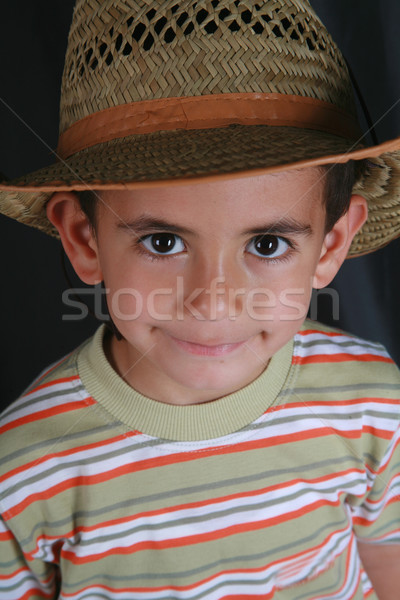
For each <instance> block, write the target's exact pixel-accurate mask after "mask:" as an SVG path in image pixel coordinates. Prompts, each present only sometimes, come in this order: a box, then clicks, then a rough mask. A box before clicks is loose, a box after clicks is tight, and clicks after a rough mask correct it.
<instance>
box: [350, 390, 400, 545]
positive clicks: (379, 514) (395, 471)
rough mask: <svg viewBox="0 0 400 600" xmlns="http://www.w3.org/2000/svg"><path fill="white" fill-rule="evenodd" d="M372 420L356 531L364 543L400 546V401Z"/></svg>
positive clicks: (355, 514) (354, 514)
mask: <svg viewBox="0 0 400 600" xmlns="http://www.w3.org/2000/svg"><path fill="white" fill-rule="evenodd" d="M368 419H369V421H368V422H369V423H370V424H369V425H366V426H365V430H366V433H365V435H366V436H368V439H369V448H368V449H366V450H365V453H364V456H365V464H366V477H367V481H368V484H367V493H366V494H365V495H364V496H363V498H362V499H360V501H359V502H355V503H353V504H352V506H351V512H352V518H353V529H354V532H355V534H356V536H357V538H358V539H359V540H360V541H362V542H371V543H381V544H400V402H398V401H395V402H391V403H390V404H388V405H386V406H385V407H384V408H383V409H382V410H381V414H380V415H379V417H376V419H375V421H370V419H371V416H370V415H369V416H368ZM371 439H372V441H371ZM382 449H383V450H384V451H382ZM377 455H378V456H379V457H380V458H377Z"/></svg>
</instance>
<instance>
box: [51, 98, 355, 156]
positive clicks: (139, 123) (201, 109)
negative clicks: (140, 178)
mask: <svg viewBox="0 0 400 600" xmlns="http://www.w3.org/2000/svg"><path fill="white" fill-rule="evenodd" d="M232 124H240V125H247V126H252V125H270V126H280V127H298V128H301V129H315V130H318V131H324V132H327V133H331V134H333V135H336V136H340V137H343V138H346V139H353V140H358V139H360V138H361V137H362V135H361V132H360V128H359V125H358V123H357V121H356V119H355V118H354V117H353V116H352V115H349V114H348V113H346V112H345V111H343V110H341V109H340V108H338V107H337V106H335V105H333V104H331V103H330V102H324V101H322V100H317V99H316V98H308V97H303V96H296V95H289V94H268V93H258V92H257V93H237V94H209V95H204V96H194V97H178V98H158V99H154V100H143V101H137V102H130V103H128V104H121V105H119V106H113V107H110V108H106V109H104V110H101V111H97V112H95V113H93V114H91V115H88V116H87V117H84V118H83V119H80V120H79V121H77V122H75V123H74V124H73V125H72V126H71V127H69V129H67V130H66V131H65V132H63V133H62V134H61V135H60V138H59V144H58V148H57V154H58V155H59V156H60V157H61V158H64V159H65V158H67V157H68V156H71V155H73V154H75V153H76V152H80V151H81V150H84V149H86V148H90V147H91V146H94V145H96V144H102V143H105V142H109V141H110V140H113V139H116V138H122V137H125V136H129V135H138V134H149V133H153V132H155V131H167V130H170V131H172V130H175V131H176V130H179V129H186V130H189V129H190V130H191V129H211V128H216V127H227V126H228V125H232Z"/></svg>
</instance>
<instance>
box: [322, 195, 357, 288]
mask: <svg viewBox="0 0 400 600" xmlns="http://www.w3.org/2000/svg"><path fill="white" fill-rule="evenodd" d="M367 216H368V205H367V201H366V200H365V198H363V197H362V196H358V195H354V196H352V197H351V200H350V206H349V209H348V211H347V212H346V213H345V214H344V215H343V216H342V217H341V218H340V219H339V220H338V221H337V222H336V223H335V225H334V226H333V228H332V229H331V230H330V231H329V232H328V233H327V234H326V235H325V238H324V243H323V245H322V250H321V255H320V258H319V261H318V264H317V268H316V270H315V273H314V277H313V287H314V288H317V289H318V288H323V287H325V286H326V285H329V283H330V282H331V281H332V279H333V278H334V277H335V275H336V273H337V272H338V271H339V269H340V267H341V265H342V263H343V261H344V260H345V258H346V256H347V253H348V251H349V248H350V245H351V242H352V241H353V238H354V236H355V235H356V233H357V231H358V230H359V229H361V227H362V226H363V224H364V223H365V221H366V220H367Z"/></svg>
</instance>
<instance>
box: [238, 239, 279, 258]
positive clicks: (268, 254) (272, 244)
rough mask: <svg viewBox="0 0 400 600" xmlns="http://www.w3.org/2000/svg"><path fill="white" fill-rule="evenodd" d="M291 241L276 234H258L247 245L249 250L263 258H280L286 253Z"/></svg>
mask: <svg viewBox="0 0 400 600" xmlns="http://www.w3.org/2000/svg"><path fill="white" fill-rule="evenodd" d="M289 247H290V243H289V242H288V241H286V240H285V239H284V238H281V237H278V236H276V235H268V234H263V235H257V236H256V237H254V238H253V239H252V240H250V242H249V244H248V245H247V248H246V250H247V252H250V253H251V254H255V255H257V256H260V257H263V258H278V257H279V256H282V254H285V252H286V251H287V249H288V248H289Z"/></svg>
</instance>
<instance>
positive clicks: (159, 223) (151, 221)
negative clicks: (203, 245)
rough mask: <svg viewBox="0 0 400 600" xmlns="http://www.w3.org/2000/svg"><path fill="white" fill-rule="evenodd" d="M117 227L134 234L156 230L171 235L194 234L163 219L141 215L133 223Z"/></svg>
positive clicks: (125, 223)
mask: <svg viewBox="0 0 400 600" xmlns="http://www.w3.org/2000/svg"><path fill="white" fill-rule="evenodd" d="M117 227H118V228H119V229H126V230H131V231H132V232H134V233H137V234H140V233H141V232H143V231H149V230H156V231H170V232H171V233H185V234H188V233H194V232H192V231H191V230H190V229H187V228H186V227H181V226H180V225H175V224H173V223H170V222H169V221H165V220H164V219H156V218H154V217H150V216H147V215H141V216H140V217H138V218H137V219H135V220H134V221H128V222H122V221H120V222H118V223H117Z"/></svg>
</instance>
